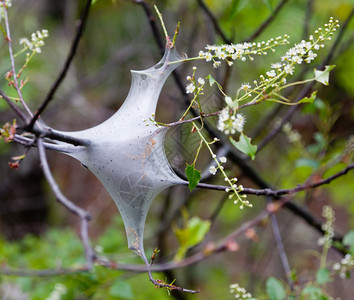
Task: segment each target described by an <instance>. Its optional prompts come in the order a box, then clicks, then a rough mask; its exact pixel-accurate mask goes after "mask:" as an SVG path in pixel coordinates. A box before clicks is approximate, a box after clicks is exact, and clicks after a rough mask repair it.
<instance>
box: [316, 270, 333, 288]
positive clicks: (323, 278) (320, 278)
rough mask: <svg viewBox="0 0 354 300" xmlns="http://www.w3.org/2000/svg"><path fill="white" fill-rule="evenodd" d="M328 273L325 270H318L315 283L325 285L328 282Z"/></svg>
mask: <svg viewBox="0 0 354 300" xmlns="http://www.w3.org/2000/svg"><path fill="white" fill-rule="evenodd" d="M329 280H330V277H329V271H328V269H327V268H320V269H318V271H317V273H316V281H317V283H318V284H325V283H327V282H329Z"/></svg>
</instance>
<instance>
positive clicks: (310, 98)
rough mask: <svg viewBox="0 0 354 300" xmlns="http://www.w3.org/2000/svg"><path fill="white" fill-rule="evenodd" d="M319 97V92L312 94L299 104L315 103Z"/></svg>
mask: <svg viewBox="0 0 354 300" xmlns="http://www.w3.org/2000/svg"><path fill="white" fill-rule="evenodd" d="M316 95H317V91H315V92H312V94H311V96H310V97H304V98H302V99H301V100H300V101H299V102H298V103H313V101H315V99H316Z"/></svg>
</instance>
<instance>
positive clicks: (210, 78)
mask: <svg viewBox="0 0 354 300" xmlns="http://www.w3.org/2000/svg"><path fill="white" fill-rule="evenodd" d="M206 78H207V79H209V85H210V86H213V84H214V83H215V82H216V80H215V79H214V77H213V76H211V75H210V74H209V75H208V76H207V77H206Z"/></svg>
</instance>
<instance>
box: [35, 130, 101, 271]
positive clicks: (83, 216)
mask: <svg viewBox="0 0 354 300" xmlns="http://www.w3.org/2000/svg"><path fill="white" fill-rule="evenodd" d="M37 146H38V153H39V159H40V162H41V166H42V169H43V173H44V176H45V178H46V179H47V181H48V183H49V185H50V188H51V189H52V191H53V192H54V194H55V197H56V198H57V201H58V202H59V203H61V204H62V205H63V206H64V207H65V208H66V209H67V210H69V211H70V212H72V213H73V214H75V215H77V216H78V217H79V218H80V222H81V227H80V236H81V240H82V243H83V246H84V249H85V256H86V261H87V269H91V268H92V266H93V261H94V259H95V253H94V251H93V249H92V247H91V243H90V240H89V236H88V222H89V220H90V218H91V217H90V215H89V214H88V213H87V212H86V211H85V210H83V209H82V208H80V207H78V206H77V205H75V204H74V203H72V202H71V201H70V200H69V199H67V198H66V197H65V196H64V195H63V193H62V192H61V190H60V188H59V186H58V185H57V183H56V182H55V179H54V177H53V175H52V173H51V171H50V169H49V165H48V161H47V157H46V154H45V149H44V142H43V138H42V137H39V138H37Z"/></svg>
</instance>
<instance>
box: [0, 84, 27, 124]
mask: <svg viewBox="0 0 354 300" xmlns="http://www.w3.org/2000/svg"><path fill="white" fill-rule="evenodd" d="M0 95H1V97H2V98H3V99H4V100H5V101H6V103H7V104H8V105H9V106H10V108H11V109H12V110H13V111H14V112H15V113H16V114H17V115H18V116H19V117H20V118H21V119H22V120H23V121H24V122H25V123H26V122H27V121H28V120H29V118H28V117H27V116H26V115H25V114H24V113H23V111H22V110H20V109H19V108H18V107H17V106H16V105H15V104H14V103H13V102H12V101H11V99H10V98H9V97H7V96H6V95H5V94H4V92H3V91H2V90H1V89H0Z"/></svg>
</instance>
